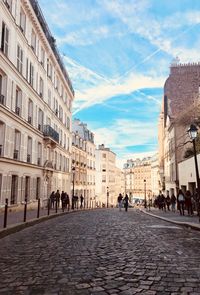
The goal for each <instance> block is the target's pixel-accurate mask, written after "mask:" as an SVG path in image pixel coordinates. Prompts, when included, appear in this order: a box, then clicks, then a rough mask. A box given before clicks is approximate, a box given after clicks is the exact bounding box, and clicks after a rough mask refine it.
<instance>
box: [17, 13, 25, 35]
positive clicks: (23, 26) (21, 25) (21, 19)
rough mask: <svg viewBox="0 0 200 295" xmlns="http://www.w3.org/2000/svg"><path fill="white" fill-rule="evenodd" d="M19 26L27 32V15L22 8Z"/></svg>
mask: <svg viewBox="0 0 200 295" xmlns="http://www.w3.org/2000/svg"><path fill="white" fill-rule="evenodd" d="M19 27H20V30H21V31H22V33H23V34H25V30H26V15H25V13H24V11H23V9H22V8H21V10H20V22H19Z"/></svg>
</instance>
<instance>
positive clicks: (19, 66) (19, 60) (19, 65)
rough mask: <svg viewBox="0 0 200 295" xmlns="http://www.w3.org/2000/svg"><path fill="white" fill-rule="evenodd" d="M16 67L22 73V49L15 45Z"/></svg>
mask: <svg viewBox="0 0 200 295" xmlns="http://www.w3.org/2000/svg"><path fill="white" fill-rule="evenodd" d="M17 69H18V71H19V72H20V73H21V74H22V71H23V50H22V48H21V47H20V46H19V45H17Z"/></svg>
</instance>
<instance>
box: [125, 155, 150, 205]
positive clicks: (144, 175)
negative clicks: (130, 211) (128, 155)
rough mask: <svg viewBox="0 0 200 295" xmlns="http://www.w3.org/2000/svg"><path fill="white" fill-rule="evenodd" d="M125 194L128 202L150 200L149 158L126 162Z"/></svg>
mask: <svg viewBox="0 0 200 295" xmlns="http://www.w3.org/2000/svg"><path fill="white" fill-rule="evenodd" d="M124 175H125V192H126V194H128V196H129V198H130V200H134V199H144V196H145V193H146V196H147V197H149V198H152V183H151V158H150V157H147V158H144V159H142V160H140V159H136V160H132V159H131V160H127V163H125V164H124Z"/></svg>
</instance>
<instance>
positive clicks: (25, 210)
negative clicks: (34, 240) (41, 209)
mask: <svg viewBox="0 0 200 295" xmlns="http://www.w3.org/2000/svg"><path fill="white" fill-rule="evenodd" d="M26 212H27V198H25V204H24V222H26Z"/></svg>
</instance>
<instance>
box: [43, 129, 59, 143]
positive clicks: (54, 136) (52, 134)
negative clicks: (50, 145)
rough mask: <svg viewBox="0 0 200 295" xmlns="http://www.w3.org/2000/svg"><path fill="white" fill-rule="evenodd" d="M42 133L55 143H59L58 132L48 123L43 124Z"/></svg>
mask: <svg viewBox="0 0 200 295" xmlns="http://www.w3.org/2000/svg"><path fill="white" fill-rule="evenodd" d="M43 134H44V136H46V137H50V138H52V139H53V140H55V141H56V142H57V143H59V133H58V132H57V131H56V130H54V129H53V128H52V127H51V126H50V125H44V130H43Z"/></svg>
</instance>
